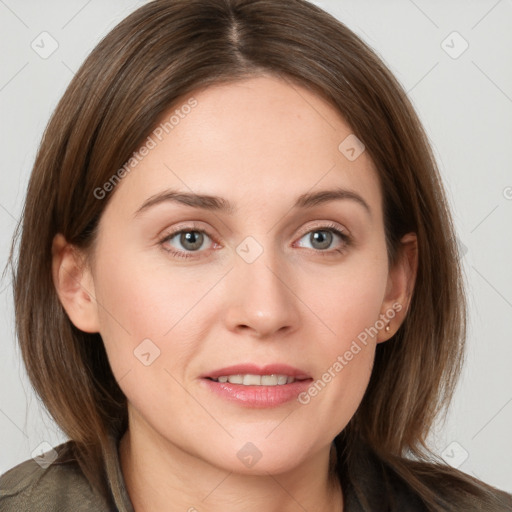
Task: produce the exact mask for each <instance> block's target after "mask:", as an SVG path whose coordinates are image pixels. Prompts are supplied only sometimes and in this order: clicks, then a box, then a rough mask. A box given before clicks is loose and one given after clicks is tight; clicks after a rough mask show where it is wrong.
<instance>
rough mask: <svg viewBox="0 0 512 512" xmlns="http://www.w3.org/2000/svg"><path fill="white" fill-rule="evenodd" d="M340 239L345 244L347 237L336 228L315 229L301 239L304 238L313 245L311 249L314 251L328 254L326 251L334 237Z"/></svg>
mask: <svg viewBox="0 0 512 512" xmlns="http://www.w3.org/2000/svg"><path fill="white" fill-rule="evenodd" d="M336 236H337V237H338V238H341V239H342V241H343V242H345V243H346V242H347V239H348V237H347V235H346V234H345V233H343V232H341V231H340V230H338V229H336V228H332V227H329V228H316V229H313V230H312V231H308V232H307V233H306V234H305V235H303V236H302V238H306V237H307V238H306V239H307V240H308V241H310V243H311V244H314V246H313V247H311V248H312V249H314V250H318V251H322V252H328V251H326V249H329V247H330V246H331V244H332V242H333V240H334V238H335V237H336ZM302 238H301V240H302Z"/></svg>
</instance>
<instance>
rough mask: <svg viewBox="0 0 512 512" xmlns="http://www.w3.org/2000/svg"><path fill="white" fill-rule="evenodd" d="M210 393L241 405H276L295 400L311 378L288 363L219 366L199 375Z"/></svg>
mask: <svg viewBox="0 0 512 512" xmlns="http://www.w3.org/2000/svg"><path fill="white" fill-rule="evenodd" d="M201 379H202V381H203V382H204V383H205V385H206V388H207V389H208V390H209V391H210V392H212V393H213V394H214V395H216V396H218V397H221V398H223V399H226V400H229V401H231V402H235V403H237V404H238V405H241V406H244V407H253V408H268V407H277V406H279V405H282V404H284V403H287V402H290V401H291V400H293V399H296V398H297V396H298V395H299V393H301V392H302V391H304V390H306V389H307V388H308V386H309V385H310V383H311V381H312V380H313V379H312V378H311V376H310V375H308V374H307V373H306V372H304V371H302V370H299V369H298V368H294V367H292V366H288V365H282V364H273V365H267V366H264V367H258V366H256V365H253V364H242V365H235V366H230V367H226V368H221V369H219V370H215V371H213V372H209V373H208V374H205V375H202V376H201Z"/></svg>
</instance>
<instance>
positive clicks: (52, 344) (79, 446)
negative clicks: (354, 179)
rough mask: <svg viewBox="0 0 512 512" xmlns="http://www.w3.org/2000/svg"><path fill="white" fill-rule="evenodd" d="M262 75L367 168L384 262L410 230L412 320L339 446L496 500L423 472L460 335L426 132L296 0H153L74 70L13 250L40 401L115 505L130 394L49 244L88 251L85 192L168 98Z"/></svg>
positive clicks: (90, 205) (373, 61) (19, 322)
mask: <svg viewBox="0 0 512 512" xmlns="http://www.w3.org/2000/svg"><path fill="white" fill-rule="evenodd" d="M262 74H268V75H273V76H277V77H280V78H281V79H283V80H286V81H287V82H288V83H289V84H291V85H293V84H299V85H301V86H303V87H306V88H308V89H310V90H312V91H314V92H315V93H316V94H318V95H321V96H322V97H323V98H325V99H327V100H328V101H329V102H330V104H332V105H333V107H334V108H336V109H337V111H338V112H339V113H340V114H341V115H342V116H343V118H344V119H345V120H346V122H347V123H348V125H349V126H350V127H351V130H352V131H353V133H354V134H355V135H356V136H357V137H358V138H359V139H361V140H362V141H363V143H364V145H365V147H366V151H367V152H368V154H369V155H370V157H371V159H372V161H373V162H374V164H375V167H376V169H377V171H378V174H379V180H380V184H381V190H382V194H383V215H384V219H385V231H386V240H387V247H388V255H389V261H390V264H393V263H394V262H395V259H396V255H397V252H398V249H399V246H400V243H399V241H400V238H401V236H402V235H404V234H406V233H408V232H415V233H416V234H417V239H418V261H419V264H418V270H417V276H416V283H415V288H414V292H413V296H412V299H411V303H410V308H409V311H408V313H407V316H406V318H405V320H404V322H403V324H402V325H401V327H400V328H399V330H398V332H397V333H396V334H395V335H394V337H393V339H391V340H390V341H388V342H386V343H382V344H379V345H378V347H377V352H376V358H375V365H374V369H373V373H372V376H371V380H370V383H369V386H368V389H367V391H366V394H365V396H364V398H363V401H362V403H361V404H360V407H359V408H358V410H357V412H356V413H355V415H354V417H353V418H352V419H351V421H350V423H349V424H348V426H347V427H346V428H345V429H344V431H343V432H342V433H340V435H339V436H338V437H337V439H336V443H337V446H338V448H339V452H340V453H343V454H344V456H345V457H347V458H348V459H350V456H351V450H350V445H351V444H352V443H354V444H355V443H358V442H359V443H365V445H367V446H369V447H371V449H372V450H373V451H374V452H375V453H376V454H377V456H378V457H379V459H380V460H381V461H383V463H385V464H387V465H388V466H389V467H390V468H392V469H393V470H394V471H395V472H396V473H397V474H399V475H400V477H401V478H402V479H403V480H405V481H406V482H407V483H408V484H409V485H410V486H411V487H412V488H413V489H414V491H415V492H416V493H417V494H418V495H419V496H420V497H421V499H422V500H423V501H424V502H425V503H426V504H427V506H428V507H429V509H430V510H438V508H437V507H442V508H443V510H460V509H461V508H464V507H465V506H466V505H468V506H469V504H471V501H470V500H471V496H478V497H479V499H481V500H488V501H485V503H489V506H492V503H493V501H492V499H493V498H492V495H491V492H490V489H491V488H488V487H487V486H485V485H483V484H481V483H480V484H479V483H478V482H476V481H474V479H471V478H470V477H469V476H465V475H464V474H462V473H460V472H458V471H456V470H454V469H451V468H449V467H447V466H442V465H441V464H439V463H437V464H428V463H427V461H428V460H430V461H432V460H433V457H434V456H433V455H432V454H431V453H430V452H429V450H428V447H427V446H426V443H425V438H426V435H427V433H428V432H429V429H430V427H431V425H432V423H433V420H434V418H435V417H436V416H437V415H438V413H440V412H441V411H443V409H444V407H445V406H446V405H447V404H448V402H449V400H450V398H451V396H452V394H453V391H454V386H455V383H456V380H457V377H458V374H459V371H460V368H461V364H462V359H463V348H464V340H465V334H466V332H465V331H466V303H465V297H464V290H463V283H462V278H461V271H460V267H459V259H458V254H457V246H456V243H455V236H454V235H455V234H454V229H453V224H452V220H451V216H450V212H449V209H448V206H447V201H446V198H445V194H444V191H443V188H442V184H441V180H440V176H439V172H438V169H437V167H436V163H435V159H434V157H433V154H432V152H431V148H430V146H429V143H428V139H427V136H426V134H425V132H424V130H423V128H422V126H421V123H420V121H419V119H418V117H417V115H416V113H415V111H414V109H413V107H412V105H411V103H410V101H409V99H408V97H407V95H406V93H405V91H404V90H403V88H402V86H401V85H400V84H399V83H398V82H397V80H396V79H395V78H394V76H393V75H392V74H391V73H390V71H389V70H388V69H387V68H386V66H385V65H384V64H383V62H382V61H381V60H380V59H379V58H378V57H377V55H376V54H375V53H374V51H372V49H371V48H370V47H369V46H367V45H366V44H365V43H364V42H363V41H362V40H361V39H360V38H359V37H357V36H356V35H355V34H354V33H353V32H352V31H350V30H349V29H348V28H347V27H346V26H345V25H343V24H342V23H341V22H340V21H338V20H336V19H335V18H334V17H332V16H330V15H329V14H327V13H326V12H324V11H323V10H321V9H320V8H318V7H316V6H314V5H312V4H310V3H308V2H306V1H304V0H156V1H153V2H150V3H148V4H146V5H144V6H143V7H141V8H139V9H138V10H136V11H135V12H134V13H133V14H131V15H130V16H128V17H127V18H126V19H125V20H124V21H122V22H121V23H120V24H119V25H118V26H117V27H115V28H114V29H113V30H112V31H111V32H110V33H109V34H108V35H107V36H106V37H105V38H104V39H103V40H102V41H101V42H100V43H99V44H98V45H97V47H96V48H95V49H94V50H93V51H92V53H91V54H90V56H89V57H88V58H87V59H86V61H85V62H84V63H83V65H82V66H81V67H80V69H79V71H78V72H77V73H76V75H75V77H74V78H73V80H72V81H71V83H70V85H69V87H68V88H67V90H66V92H65V94H64V96H63V97H62V99H61V101H60V102H59V104H58V106H57V107H56V109H55V112H54V113H53V116H52V118H51V120H50V122H49V124H48V126H47V128H46V131H45V133H44V136H43V139H42V142H41V145H40V148H39V151H38V154H37V157H36V160H35V164H34V168H33V171H32V175H31V178H30V182H29V186H28V192H27V196H26V202H25V206H24V210H23V217H22V219H21V221H20V224H19V225H18V227H17V230H16V234H15V239H14V241H13V248H12V251H11V264H12V266H13V278H14V279H13V284H14V298H15V313H16V330H17V336H18V339H19V343H20V346H21V351H22V355H23V359H24V362H25V365H26V368H27V371H28V375H29V377H30V380H31V382H32V384H33V386H34V388H35V390H36V392H37V393H38V394H39V395H40V397H41V398H42V400H43V402H44V404H45V405H46V407H47V409H48V411H49V412H50V414H51V415H52V416H53V418H54V419H55V421H56V423H57V424H58V425H59V426H60V428H61V429H62V430H63V432H65V433H66V434H67V435H68V436H69V438H70V439H72V440H73V441H75V444H76V453H75V456H76V458H77V459H78V461H79V463H80V465H81V467H82V469H83V471H84V473H85V475H86V476H87V478H88V479H89V480H90V482H91V483H92V485H93V486H94V487H95V488H97V489H98V490H100V492H102V493H103V494H104V495H105V496H108V495H109V492H112V493H113V495H114V496H115V497H116V500H117V499H118V497H119V489H118V488H117V486H118V484H119V482H116V481H109V480H108V478H107V474H108V473H109V471H108V470H110V469H112V460H113V453H112V444H111V443H109V439H110V440H111V439H118V438H119V437H120V435H121V434H122V432H123V431H124V430H125V429H126V427H127V403H126V398H125V396H124V394H123V393H122V391H121V389H120V387H119V386H118V384H117V382H116V380H115V378H114V377H113V374H112V372H111V369H110V366H109V363H108V359H107V356H106V353H105V350H104V347H103V342H102V339H101V336H100V334H99V333H96V334H89V333H85V332H82V331H80V330H78V329H77V328H75V327H74V325H73V324H72V323H71V321H70V320H69V318H68V316H67V315H66V313H65V310H64V309H63V307H62V305H61V303H60V301H59V299H58V297H57V293H56V290H55V287H54V283H53V280H52V272H51V267H52V251H51V249H52V240H53V238H54V236H55V234H57V233H62V234H63V235H64V236H65V238H66V240H67V241H68V242H69V243H71V244H73V245H74V246H76V247H77V248H79V249H82V250H84V251H85V252H87V251H90V250H91V248H92V247H93V243H94V241H95V237H96V232H97V226H98V221H99V219H100V217H101V215H102V212H103V210H104V208H105V207H106V205H107V203H108V200H109V198H110V197H111V195H112V193H115V190H114V192H111V193H110V194H109V195H108V196H107V197H105V198H104V199H97V197H96V196H95V194H94V190H95V189H97V188H98V187H99V188H101V187H103V186H104V184H105V183H106V182H107V181H108V180H109V179H110V178H111V177H112V176H113V175H114V174H115V173H116V171H117V170H118V169H120V168H122V167H123V165H124V164H125V163H126V162H127V161H128V160H129V159H130V157H131V156H132V154H133V153H134V151H136V150H137V148H139V147H140V145H141V144H142V143H143V141H144V140H145V139H146V137H147V136H148V135H149V134H150V133H151V131H152V130H153V129H154V127H155V125H156V123H157V122H158V121H159V120H160V118H161V116H162V114H163V113H164V112H166V111H167V110H168V109H169V108H170V107H171V106H173V105H175V104H176V102H177V101H178V99H179V98H182V97H185V96H186V95H187V94H190V93H191V92H192V91H197V90H199V89H201V88H205V87H208V86H209V85H213V84H221V83H229V82H233V81H236V80H239V79H243V78H247V77H251V76H261V75H262ZM134 172H136V171H134ZM16 242H18V243H19V256H18V261H17V262H16V263H14V257H13V254H14V251H15V248H16ZM407 455H413V456H414V458H416V459H417V460H416V461H412V460H410V458H408V457H407ZM420 461H423V462H420ZM347 467H350V464H348V465H347ZM420 475H423V476H420ZM428 482H430V484H429V483H428ZM436 486H437V487H436ZM441 487H442V489H443V493H441V494H442V496H444V497H440V496H439V495H438V494H439V493H438V492H437V489H438V488H439V489H440V488H441Z"/></svg>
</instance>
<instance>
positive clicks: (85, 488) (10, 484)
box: [0, 441, 512, 512]
mask: <svg viewBox="0 0 512 512" xmlns="http://www.w3.org/2000/svg"><path fill="white" fill-rule="evenodd" d="M72 442H73V441H68V442H67V443H63V444H61V445H59V446H57V447H56V448H55V450H56V451H57V454H59V453H62V451H63V450H65V449H66V446H67V445H68V444H69V443H72ZM360 460H361V461H362V462H361V463H359V466H358V471H356V474H355V479H357V487H358V489H359V490H358V491H356V490H355V487H354V486H353V485H351V482H350V481H345V482H342V488H343V494H344V502H345V503H344V512H368V511H371V512H373V511H375V512H419V511H421V512H424V511H427V508H426V507H425V505H423V503H422V502H421V500H420V499H419V498H417V497H416V496H415V495H414V493H413V492H412V491H410V489H409V487H408V486H407V485H406V484H405V483H404V482H403V481H402V480H400V479H398V478H397V477H396V476H392V475H390V474H384V473H383V472H382V466H381V465H380V464H378V463H376V462H375V460H374V459H372V458H371V457H369V458H368V457H361V459H360ZM43 466H44V464H43ZM43 466H41V465H40V464H39V463H38V462H36V461H35V460H33V459H29V460H27V461H25V462H22V463H21V464H19V465H17V466H15V467H14V468H12V469H10V470H9V471H7V473H5V474H4V475H2V476H1V477H0V511H1V512H25V511H30V512H134V509H133V506H132V504H131V502H130V498H129V496H128V493H127V491H126V488H125V486H124V481H123V489H122V497H121V499H120V502H118V504H117V508H114V509H112V508H109V506H108V504H107V501H106V500H105V499H104V498H103V497H101V496H99V495H98V494H97V493H96V492H95V491H94V490H93V489H92V487H91V485H90V484H89V482H88V480H87V479H86V477H85V475H84V474H83V473H82V471H81V469H80V466H79V465H78V463H77V461H76V460H71V461H70V460H68V461H66V462H62V461H59V458H57V459H56V460H55V462H53V463H52V464H50V465H48V466H47V467H46V468H44V467H43ZM116 471H119V472H120V473H119V474H120V475H121V479H122V472H121V469H120V463H119V452H118V451H117V459H116ZM361 489H362V491H361ZM496 495H497V496H498V501H499V503H500V504H502V505H500V506H499V508H493V510H492V511H491V510H489V509H488V508H486V507H482V506H481V505H479V504H478V503H475V506H474V508H471V509H468V508H467V507H466V508H464V509H463V510H464V512H473V511H485V512H505V511H512V496H510V495H508V494H506V493H504V492H501V491H498V490H496ZM118 501H119V500H118ZM112 503H114V500H113V499H112ZM173 510H174V509H173V508H172V505H171V506H170V507H169V511H170V512H173ZM233 510H235V509H233ZM297 510H302V509H300V507H298V508H297ZM439 510H445V509H442V508H440V509H439ZM457 510H459V509H458V508H457ZM460 510H462V509H460ZM229 512H231V511H229ZM332 512H334V511H332Z"/></svg>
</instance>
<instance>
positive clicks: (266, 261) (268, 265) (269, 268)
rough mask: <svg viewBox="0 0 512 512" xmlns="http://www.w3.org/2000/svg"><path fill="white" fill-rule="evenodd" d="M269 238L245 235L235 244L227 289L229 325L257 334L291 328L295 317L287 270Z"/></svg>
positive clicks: (267, 333) (293, 299)
mask: <svg viewBox="0 0 512 512" xmlns="http://www.w3.org/2000/svg"><path fill="white" fill-rule="evenodd" d="M271 239H272V236H271V235H269V236H267V237H265V240H262V237H260V238H259V239H258V240H257V239H256V238H255V237H252V236H248V237H246V238H245V239H244V240H243V241H242V242H241V243H240V244H239V245H238V246H237V247H236V255H235V263H234V269H233V272H232V273H231V279H232V283H233V284H232V286H230V289H229V293H230V295H231V296H230V298H229V307H228V313H227V321H228V323H229V327H230V328H231V329H240V328H245V329H247V328H249V329H251V331H253V332H254V333H255V334H256V335H258V336H260V337H263V336H269V335H271V334H273V333H275V332H277V331H279V330H282V329H284V328H286V330H290V329H291V330H293V329H295V328H296V327H297V324H298V320H299V316H298V310H297V300H296V299H295V296H294V294H293V293H292V291H291V289H290V288H292V283H290V277H289V274H290V273H289V272H288V269H287V268H286V265H285V263H283V259H282V258H281V255H280V252H279V250H278V249H277V248H276V247H273V245H272V244H271V242H270V241H271Z"/></svg>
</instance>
